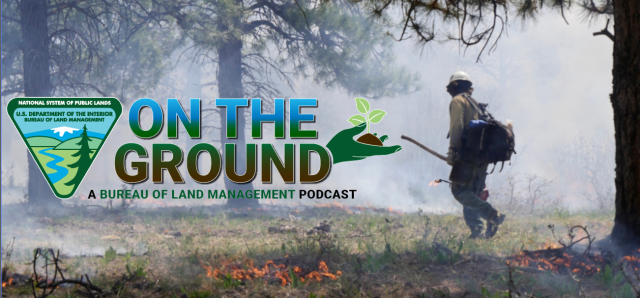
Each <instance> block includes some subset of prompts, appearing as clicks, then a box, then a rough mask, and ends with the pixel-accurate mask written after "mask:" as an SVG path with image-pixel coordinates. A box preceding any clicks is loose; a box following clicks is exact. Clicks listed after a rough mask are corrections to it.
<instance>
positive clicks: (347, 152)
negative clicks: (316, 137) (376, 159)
mask: <svg viewBox="0 0 640 298" xmlns="http://www.w3.org/2000/svg"><path fill="white" fill-rule="evenodd" d="M365 129H367V123H361V124H359V125H357V126H355V127H352V128H348V129H345V130H342V131H340V132H339V133H337V134H336V135H335V136H334V137H333V138H332V139H331V141H329V143H328V144H327V148H329V150H330V151H331V155H332V156H333V163H334V164H337V163H340V162H343V161H354V160H361V159H365V158H367V157H369V156H376V155H389V154H392V153H395V152H398V151H400V150H402V147H401V146H399V145H395V146H389V147H384V146H374V145H367V144H363V143H360V142H356V141H355V140H354V139H353V137H355V136H356V135H358V134H360V133H362V132H363V131H364V130H365ZM387 138H388V137H387V136H386V135H385V136H382V137H381V138H380V141H382V142H384V141H385V140H386V139H387Z"/></svg>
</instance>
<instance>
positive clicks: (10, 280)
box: [2, 278, 13, 288]
mask: <svg viewBox="0 0 640 298" xmlns="http://www.w3.org/2000/svg"><path fill="white" fill-rule="evenodd" d="M11 285H13V278H9V280H8V281H4V282H2V287H3V288H6V287H8V286H11Z"/></svg>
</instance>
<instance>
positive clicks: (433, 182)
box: [429, 180, 440, 186]
mask: <svg viewBox="0 0 640 298" xmlns="http://www.w3.org/2000/svg"><path fill="white" fill-rule="evenodd" d="M438 184H440V182H438V180H433V181H431V182H429V186H436V185H438Z"/></svg>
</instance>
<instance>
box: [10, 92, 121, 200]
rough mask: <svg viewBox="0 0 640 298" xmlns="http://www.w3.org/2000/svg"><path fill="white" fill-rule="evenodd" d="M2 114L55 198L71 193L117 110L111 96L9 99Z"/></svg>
mask: <svg viewBox="0 0 640 298" xmlns="http://www.w3.org/2000/svg"><path fill="white" fill-rule="evenodd" d="M7 113H8V114H9V117H10V118H11V120H12V121H13V124H14V125H15V126H16V129H17V130H18V133H20V136H21V137H22V140H24V143H25V145H26V146H27V148H29V151H30V152H31V155H32V156H33V158H34V159H35V161H36V163H37V164H38V166H39V167H40V170H41V171H42V174H43V175H44V177H45V179H46V180H47V182H48V183H49V186H51V189H52V190H53V192H54V193H55V195H56V196H57V197H58V198H61V199H67V198H70V197H71V196H73V194H74V193H75V192H76V189H78V186H80V183H81V182H82V179H83V178H84V176H85V175H86V173H87V171H88V170H89V168H90V167H91V164H92V163H93V160H94V159H95V158H96V156H97V155H98V152H100V148H102V145H103V144H104V142H105V141H106V139H107V137H108V136H109V133H110V132H111V129H112V128H113V126H114V125H115V123H116V121H118V118H120V114H122V104H121V103H120V101H118V100H117V99H115V98H14V99H13V100H11V101H10V102H9V104H8V105H7Z"/></svg>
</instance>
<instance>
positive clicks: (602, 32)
mask: <svg viewBox="0 0 640 298" xmlns="http://www.w3.org/2000/svg"><path fill="white" fill-rule="evenodd" d="M609 21H611V19H607V24H606V25H605V26H604V29H602V30H600V31H598V32H593V36H598V35H605V36H607V37H609V39H611V41H615V39H614V37H615V36H613V34H611V32H609Z"/></svg>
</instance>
